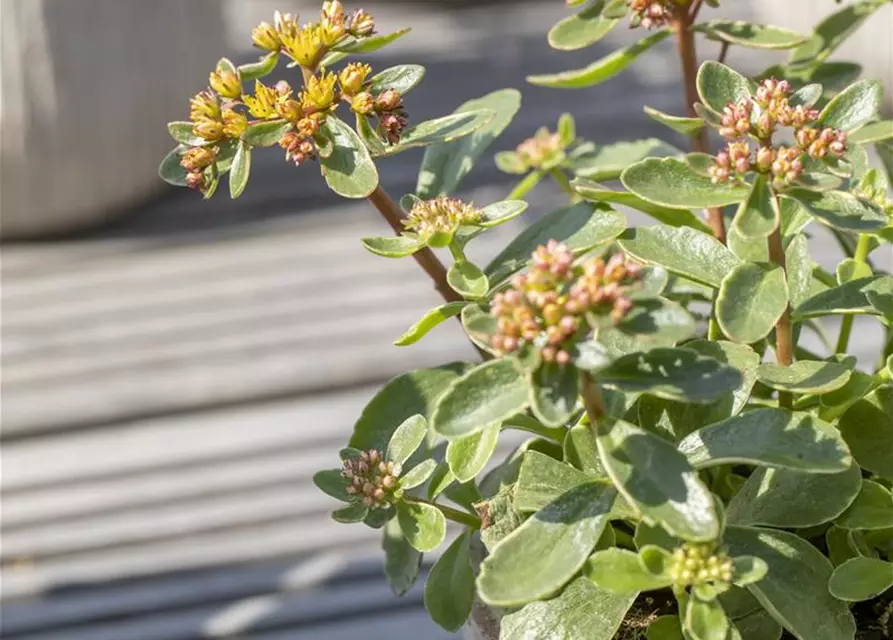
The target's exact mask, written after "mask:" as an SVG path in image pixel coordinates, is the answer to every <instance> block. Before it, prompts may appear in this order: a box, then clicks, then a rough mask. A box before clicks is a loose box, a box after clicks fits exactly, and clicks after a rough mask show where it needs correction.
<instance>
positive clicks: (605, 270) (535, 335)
mask: <svg viewBox="0 0 893 640" xmlns="http://www.w3.org/2000/svg"><path fill="white" fill-rule="evenodd" d="M640 278H641V266H640V265H639V264H638V263H635V262H631V261H629V260H627V258H626V257H625V256H624V255H623V254H619V253H618V254H614V255H613V256H612V257H611V258H610V259H609V260H608V261H607V262H605V261H604V260H603V259H602V258H591V259H589V260H587V261H585V262H584V263H583V264H582V265H581V266H580V267H575V266H574V256H573V253H572V252H571V250H570V249H569V248H568V247H567V245H565V244H561V243H558V242H556V241H555V240H550V241H549V243H548V244H546V245H543V246H540V247H537V249H536V251H534V253H533V257H532V265H531V267H530V270H529V272H528V273H527V274H518V275H516V276H514V277H513V278H512V281H511V287H510V288H509V289H507V290H505V291H502V292H500V293H497V294H496V295H495V296H494V297H493V303H492V305H491V307H490V315H492V316H493V317H495V318H496V323H497V332H496V334H495V335H494V336H493V337H492V338H491V346H492V347H493V348H494V349H495V350H496V351H498V352H500V353H511V352H514V351H517V350H518V349H521V348H522V347H524V346H526V345H532V346H534V347H536V348H540V349H541V354H542V357H543V359H544V360H546V361H547V362H553V361H554V362H558V363H559V364H567V363H568V362H570V360H571V353H572V352H573V347H574V343H575V342H576V340H577V339H579V338H582V337H585V335H586V334H587V333H588V332H589V329H591V328H593V327H592V326H591V325H590V324H589V322H590V321H591V320H590V318H591V317H592V316H594V317H596V318H597V317H599V316H607V317H609V318H610V320H611V321H613V322H615V323H616V322H619V321H620V320H622V319H623V317H624V316H625V315H626V314H627V313H628V312H629V310H630V309H631V308H632V301H631V300H630V299H629V298H628V297H627V295H626V294H627V293H628V292H629V290H630V288H631V287H633V286H634V285H635V284H636V283H637V282H638V281H639V280H640Z"/></svg>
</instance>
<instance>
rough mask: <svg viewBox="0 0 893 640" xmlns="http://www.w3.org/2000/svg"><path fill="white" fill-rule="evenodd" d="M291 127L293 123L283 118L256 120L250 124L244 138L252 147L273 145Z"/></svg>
mask: <svg viewBox="0 0 893 640" xmlns="http://www.w3.org/2000/svg"><path fill="white" fill-rule="evenodd" d="M291 129H292V124H291V123H290V122H285V121H283V120H273V121H270V122H256V123H254V124H249V125H248V127H247V128H246V129H245V133H244V134H242V139H243V140H244V141H245V144H247V145H249V146H251V147H272V146H273V145H274V144H276V143H277V142H279V140H281V139H282V136H284V135H285V134H286V133H288V132H289V131H291Z"/></svg>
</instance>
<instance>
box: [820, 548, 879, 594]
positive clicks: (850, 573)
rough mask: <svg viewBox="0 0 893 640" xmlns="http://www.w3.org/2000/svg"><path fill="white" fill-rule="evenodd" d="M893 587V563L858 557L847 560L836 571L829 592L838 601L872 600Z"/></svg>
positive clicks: (829, 584) (829, 582)
mask: <svg viewBox="0 0 893 640" xmlns="http://www.w3.org/2000/svg"><path fill="white" fill-rule="evenodd" d="M890 587H893V562H887V561H885V560H880V559H878V558H865V557H858V558H853V559H851V560H847V561H846V562H844V563H843V564H842V565H840V566H839V567H837V568H836V569H835V570H834V573H833V574H831V579H830V580H829V581H828V591H830V592H831V595H833V596H834V597H835V598H837V599H838V600H844V601H847V602H862V601H864V600H871V599H872V598H876V597H877V596H879V595H881V594H882V593H883V592H884V591H886V590H887V589H889V588H890Z"/></svg>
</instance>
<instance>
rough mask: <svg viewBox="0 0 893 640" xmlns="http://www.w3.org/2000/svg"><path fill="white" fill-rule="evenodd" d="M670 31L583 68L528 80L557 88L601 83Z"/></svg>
mask: <svg viewBox="0 0 893 640" xmlns="http://www.w3.org/2000/svg"><path fill="white" fill-rule="evenodd" d="M670 33H671V31H670V30H668V29H664V30H662V31H658V32H656V33H653V34H651V35H650V36H648V37H646V38H643V39H641V40H639V41H638V42H636V43H634V44H631V45H630V46H628V47H624V48H622V49H618V50H617V51H614V52H613V53H611V54H608V55H607V56H605V57H604V58H601V59H599V60H596V61H595V62H593V63H592V64H590V65H589V66H587V67H584V68H582V69H572V70H570V71H562V72H560V73H549V74H543V75H533V76H527V82H529V83H531V84H535V85H538V86H541V87H554V88H557V89H583V88H585V87H592V86H595V85H597V84H601V83H602V82H604V81H605V80H609V79H610V78H613V77H614V76H615V75H617V74H618V73H620V72H621V71H623V70H624V69H626V68H627V67H629V66H630V65H631V64H632V63H633V62H635V61H636V58H638V57H639V56H640V55H642V54H643V53H645V52H646V51H648V50H649V49H651V48H652V47H653V46H654V45H656V44H657V43H659V42H661V41H662V40H664V39H666V38H667V37H668V36H669V35H670Z"/></svg>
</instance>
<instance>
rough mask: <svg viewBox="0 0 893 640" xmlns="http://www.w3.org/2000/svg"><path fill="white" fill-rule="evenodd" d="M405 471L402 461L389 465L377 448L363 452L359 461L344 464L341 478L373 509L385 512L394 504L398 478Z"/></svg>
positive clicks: (355, 459) (352, 460)
mask: <svg viewBox="0 0 893 640" xmlns="http://www.w3.org/2000/svg"><path fill="white" fill-rule="evenodd" d="M402 471H403V469H402V465H401V464H400V463H399V462H386V461H385V460H384V458H383V457H382V455H381V452H380V451H378V450H377V449H370V450H368V451H363V452H362V453H361V454H360V456H359V457H358V458H350V459H347V460H345V461H344V463H343V465H342V470H341V477H342V478H344V480H345V481H347V492H348V493H349V494H350V495H352V496H354V497H355V499H356V500H358V501H359V502H362V503H363V504H364V505H365V506H367V507H369V508H370V509H385V508H387V507H389V506H390V505H391V504H393V502H394V492H395V491H396V490H397V487H398V486H399V483H398V481H397V478H398V477H400V473H401V472H402Z"/></svg>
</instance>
